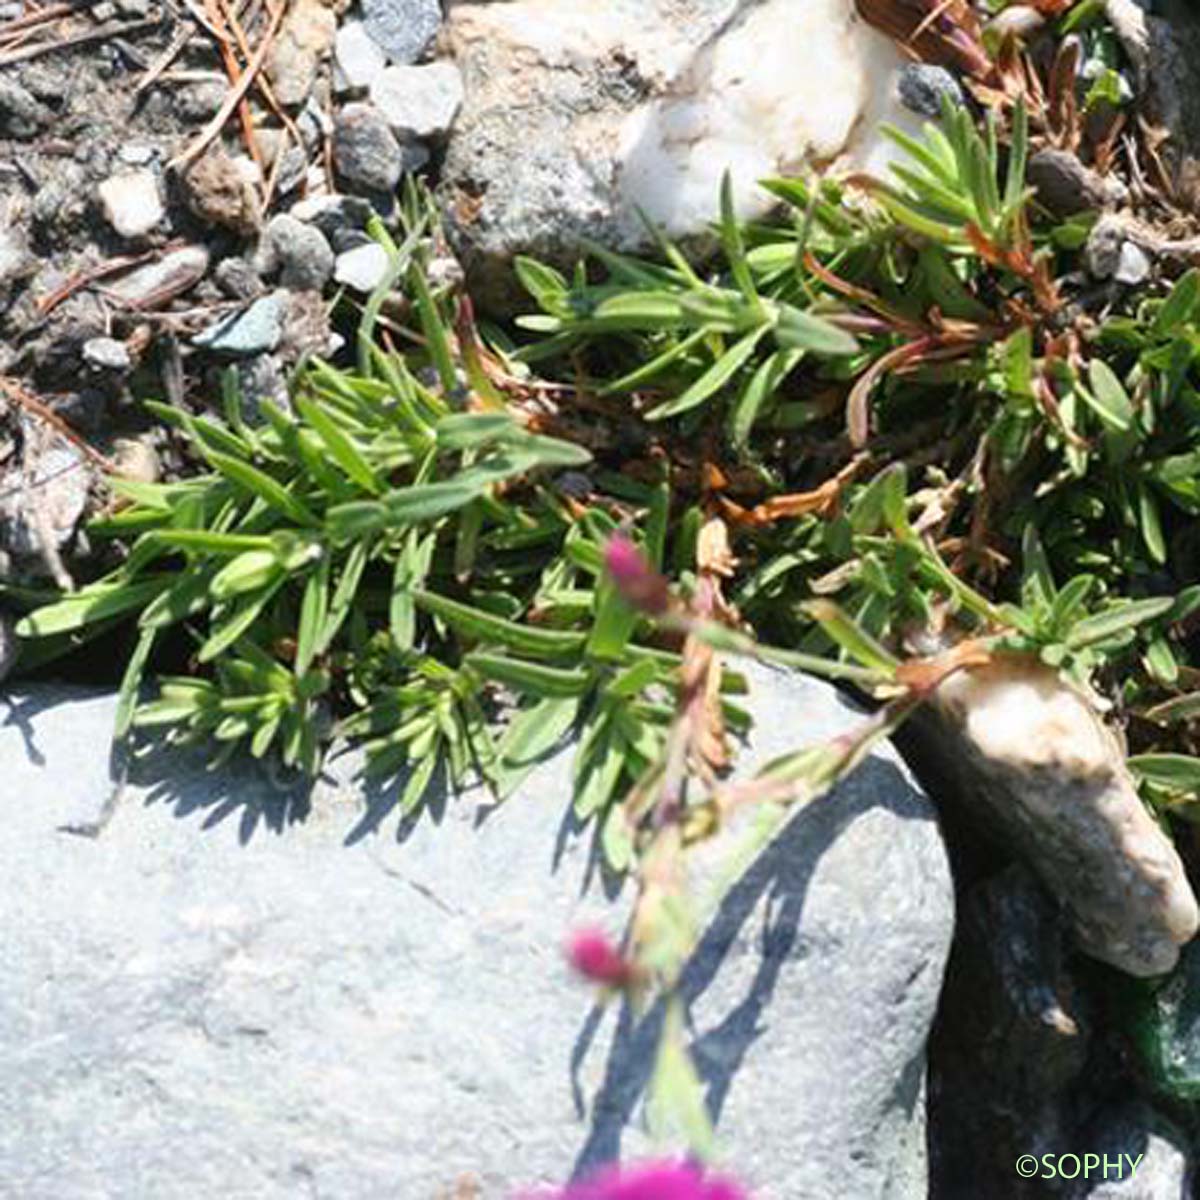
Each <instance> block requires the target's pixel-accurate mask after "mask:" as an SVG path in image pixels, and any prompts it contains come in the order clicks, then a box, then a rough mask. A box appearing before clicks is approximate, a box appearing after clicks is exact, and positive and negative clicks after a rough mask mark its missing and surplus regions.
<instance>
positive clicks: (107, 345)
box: [83, 337, 131, 371]
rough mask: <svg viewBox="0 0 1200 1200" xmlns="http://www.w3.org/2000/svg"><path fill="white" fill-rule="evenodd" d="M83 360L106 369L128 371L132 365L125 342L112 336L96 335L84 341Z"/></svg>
mask: <svg viewBox="0 0 1200 1200" xmlns="http://www.w3.org/2000/svg"><path fill="white" fill-rule="evenodd" d="M83 361H84V362H86V363H88V364H89V365H90V366H93V367H99V368H100V369H101V370H104V371H127V370H128V369H129V367H130V365H131V360H130V358H129V351H128V350H126V349H125V343H124V342H118V341H117V339H116V338H110V337H94V338H89V339H88V340H87V341H86V342H84V343H83Z"/></svg>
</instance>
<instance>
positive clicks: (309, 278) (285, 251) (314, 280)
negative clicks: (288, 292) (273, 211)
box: [258, 213, 333, 290]
mask: <svg viewBox="0 0 1200 1200" xmlns="http://www.w3.org/2000/svg"><path fill="white" fill-rule="evenodd" d="M258 266H259V269H260V270H261V271H262V273H263V274H264V275H267V276H271V275H275V274H278V276H279V282H280V283H281V284H282V285H283V286H284V287H287V288H299V289H302V290H303V289H305V288H318V289H319V288H322V287H324V286H325V284H326V282H327V281H328V279H329V276H330V275H331V274H332V273H333V251H332V250H331V249H330V247H329V243H328V242H327V241H326V240H325V237H324V235H323V234H322V233H321V231H320V230H319V229H317V228H316V227H315V226H314V225H306V224H305V223H304V222H303V221H298V220H297V219H296V218H295V217H291V216H288V215H287V214H286V213H280V214H279V215H278V216H275V217H272V218H271V220H270V221H269V222H268V223H267V227H266V229H264V230H263V237H262V242H261V244H260V246H259V251H258Z"/></svg>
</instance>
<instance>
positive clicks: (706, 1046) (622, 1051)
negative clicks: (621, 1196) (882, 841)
mask: <svg viewBox="0 0 1200 1200" xmlns="http://www.w3.org/2000/svg"><path fill="white" fill-rule="evenodd" d="M880 797H887V799H886V801H884V802H883V803H885V804H886V807H887V808H888V809H890V810H891V811H892V812H894V813H895V814H896V815H897V816H900V817H903V818H906V819H909V820H922V821H928V820H931V819H932V818H931V816H930V812H929V806H928V802H927V801H926V800H925V799H924V798H923V797H922V795H921V794H920V793H919V792H917V791H916V790H914V789H913V787H912V786H911V784H910V783H909V782H908V781H907V780H906V779H905V778H904V776H903V775H902V774H901V772H900V770H899V768H897V767H896V766H895V765H894V764H892V763H888V762H883V761H880V760H878V759H868V761H867V762H865V763H863V765H862V766H861V767H859V768H858V770H857V771H856V772H855V773H854V774H853V775H851V776H850V777H849V778H848V779H847V780H846V781H845V782H843V783H842V785H841V786H840V787H838V788H837V789H836V790H835V791H834V792H832V793H830V794H829V795H827V796H824V797H822V798H821V799H819V800H817V801H815V802H814V803H812V804H810V805H808V806H807V807H805V808H801V809H799V810H798V811H797V812H796V814H795V815H794V816H793V817H792V818H791V819H790V820H789V821H788V823H787V824H786V825H785V826H784V827H783V829H782V830H780V832H779V833H778V835H777V836H776V837H775V839H774V840H773V841H772V842H771V844H770V845H769V846H768V847H767V848H766V850H764V851H763V853H762V854H761V855H760V856H759V857H758V859H757V860H756V861H755V862H754V864H753V865H752V866H751V867H750V869H749V870H748V871H747V872H746V874H745V875H744V876H743V877H742V879H741V880H740V881H739V882H738V883H737V884H736V885H735V886H734V887H733V889H732V890H731V891H730V892H729V893H728V894H727V895H726V896H725V899H724V900H723V901H722V903H721V905H720V907H719V909H718V910H717V913H716V915H715V917H714V918H713V920H712V921H711V922H710V923H709V925H708V928H707V930H706V932H705V934H704V936H703V938H702V939H701V941H700V944H699V945H698V946H697V948H696V950H695V952H694V953H693V955H692V957H691V959H690V960H689V962H688V964H687V966H686V968H685V969H684V973H683V979H682V987H681V991H682V995H683V1000H684V1006H685V1009H686V1010H689V1013H690V1008H691V1006H692V1004H693V1003H694V1002H695V1001H696V1000H697V999H698V998H699V997H701V996H702V995H703V994H704V992H705V991H706V990H707V989H708V987H709V985H710V984H711V983H712V982H713V980H714V979H715V978H716V976H717V974H718V972H719V971H720V970H721V968H722V966H723V965H724V964H725V962H726V960H727V959H729V958H730V956H731V955H744V954H748V953H756V954H757V955H758V956H759V957H760V959H761V962H760V964H759V967H758V970H757V971H756V973H755V976H754V979H753V981H752V983H751V985H750V987H749V989H748V990H747V992H746V994H745V995H744V996H743V998H742V999H741V1000H740V1001H739V1002H738V1003H737V1004H736V1005H734V1006H733V1007H732V1008H731V1009H730V1010H729V1011H728V1012H727V1013H726V1014H725V1015H724V1016H723V1017H722V1018H721V1019H720V1021H719V1022H718V1023H717V1024H716V1025H714V1026H712V1027H711V1028H710V1029H707V1030H704V1031H702V1032H700V1033H699V1035H698V1036H697V1037H695V1039H694V1040H693V1042H692V1053H693V1055H694V1057H695V1061H696V1065H697V1068H698V1070H699V1072H700V1076H701V1079H702V1080H703V1083H704V1086H705V1088H706V1101H707V1105H708V1110H709V1113H710V1114H711V1116H712V1118H713V1121H714V1122H715V1123H719V1122H720V1118H721V1110H722V1108H723V1107H724V1104H725V1100H726V1098H727V1096H728V1094H729V1090H730V1087H731V1086H732V1084H733V1080H734V1077H735V1076H736V1074H737V1072H738V1070H739V1068H740V1067H741V1065H742V1063H743V1061H744V1060H745V1058H746V1055H747V1053H748V1052H749V1050H750V1048H751V1046H752V1045H753V1044H754V1042H755V1041H756V1040H757V1039H758V1038H759V1037H760V1036H761V1035H762V1034H764V1033H765V1032H766V1031H767V1029H768V1028H769V1021H768V1019H767V1013H768V1006H769V1005H770V1002H771V998H772V995H773V994H774V991H775V985H776V983H777V982H778V979H779V974H780V971H781V970H782V968H783V965H784V963H785V962H786V961H787V960H788V959H789V958H793V957H799V956H802V955H803V947H798V946H797V942H798V940H799V927H800V919H801V915H802V913H803V910H804V901H805V895H806V893H807V891H808V886H809V883H810V881H811V879H812V875H813V872H814V871H815V869H816V866H817V863H818V862H819V861H820V859H821V856H822V855H823V854H824V853H825V851H826V850H827V849H828V848H829V847H830V846H831V845H832V844H833V843H834V841H835V840H836V839H837V838H838V836H839V834H840V833H841V832H842V830H843V829H844V828H845V827H846V826H847V825H849V824H850V823H851V822H852V821H853V820H854V819H855V818H856V817H858V816H860V815H861V814H862V813H864V812H866V811H867V810H868V809H870V808H872V807H873V806H875V805H876V804H879V803H880V802H881V801H880ZM764 896H766V897H767V909H766V912H765V913H764V917H763V922H762V925H761V927H760V928H759V929H757V930H756V929H753V928H747V926H748V924H749V922H750V919H751V916H752V915H753V913H754V911H755V909H756V907H757V906H758V904H759V902H760V900H762V899H763V897H764ZM756 947H757V948H756ZM664 1011H665V1008H664V1003H663V1002H662V1001H660V1002H659V1003H658V1004H656V1005H655V1006H654V1008H653V1009H651V1010H650V1012H649V1013H647V1014H646V1015H645V1016H643V1017H642V1018H641V1019H640V1020H639V1019H637V1018H636V1017H635V1015H634V1013H633V1012H632V1010H631V1009H630V1006H629V1005H628V1004H627V1003H626V1004H623V1005H622V1008H621V1013H620V1017H619V1020H618V1026H617V1030H616V1033H615V1036H614V1040H613V1044H612V1047H611V1049H610V1051H609V1056H608V1062H607V1064H606V1067H605V1074H604V1082H603V1083H602V1085H601V1087H600V1091H599V1093H598V1095H597V1097H596V1103H595V1109H594V1111H593V1113H592V1118H591V1128H590V1130H589V1131H588V1135H587V1138H586V1140H585V1142H584V1145H583V1147H582V1149H581V1150H580V1151H579V1154H578V1156H577V1158H576V1160H575V1164H574V1168H573V1178H575V1179H578V1178H579V1177H581V1176H583V1175H586V1174H588V1173H589V1172H590V1171H592V1170H593V1169H595V1168H596V1167H599V1166H601V1165H602V1164H604V1163H606V1162H611V1161H615V1160H616V1159H618V1158H619V1157H620V1149H621V1137H622V1134H623V1132H624V1130H625V1128H626V1127H627V1126H628V1125H630V1124H631V1123H632V1122H633V1120H634V1117H635V1113H636V1109H637V1107H638V1103H639V1101H640V1100H641V1098H642V1096H643V1094H644V1093H645V1090H646V1086H647V1084H648V1082H649V1079H650V1073H651V1070H652V1068H653V1065H654V1055H655V1050H656V1047H657V1045H658V1037H659V1031H660V1029H661V1027H662V1021H663V1016H664ZM601 1015H602V1010H601V1009H600V1007H599V1006H596V1007H595V1008H593V1009H592V1011H591V1012H590V1013H589V1014H588V1016H587V1018H586V1020H585V1021H584V1024H583V1027H582V1029H581V1030H580V1033H579V1036H578V1038H577V1039H576V1043H575V1048H574V1050H573V1052H572V1055H571V1085H572V1090H573V1093H574V1096H575V1104H576V1110H577V1112H579V1113H580V1114H581V1115H582V1113H583V1108H584V1105H583V1095H582V1090H581V1086H580V1083H579V1075H580V1071H581V1069H582V1066H583V1062H584V1060H585V1058H586V1057H587V1054H588V1051H589V1049H590V1046H591V1043H592V1041H593V1039H594V1038H595V1036H596V1032H597V1030H598V1028H599V1026H600V1021H601ZM911 1083H912V1092H913V1094H912V1097H911V1099H912V1102H913V1103H916V1100H917V1093H918V1091H919V1088H920V1079H919V1078H916V1079H913V1080H912V1081H911Z"/></svg>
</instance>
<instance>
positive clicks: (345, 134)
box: [333, 104, 405, 192]
mask: <svg viewBox="0 0 1200 1200" xmlns="http://www.w3.org/2000/svg"><path fill="white" fill-rule="evenodd" d="M333 162H334V166H335V167H336V168H337V173H338V175H339V176H340V177H341V178H342V179H343V180H344V181H345V182H346V184H348V185H349V186H350V187H351V188H362V189H365V190H367V191H370V192H390V191H392V190H393V189H394V188H395V187H396V185H397V184H398V183H399V182H400V177H401V175H403V173H404V165H405V154H404V149H403V147H402V146H401V145H400V143H399V142H398V141H397V140H396V136H395V134H393V133H392V131H391V128H390V126H389V125H388V122H387V120H386V119H385V118H384V116H383V114H382V113H380V112H379V110H378V109H377V108H375V107H374V106H373V105H370V104H348V105H346V107H345V108H343V109H342V111H341V112H340V113H338V114H337V116H336V118H335V119H334V126H333Z"/></svg>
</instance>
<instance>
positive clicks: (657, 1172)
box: [531, 1162, 747, 1200]
mask: <svg viewBox="0 0 1200 1200" xmlns="http://www.w3.org/2000/svg"><path fill="white" fill-rule="evenodd" d="M531 1200H747V1198H746V1195H745V1193H744V1192H743V1191H742V1190H741V1188H739V1187H738V1186H737V1184H735V1183H733V1182H732V1181H731V1180H729V1179H727V1178H724V1177H718V1176H715V1175H707V1176H706V1175H705V1173H704V1170H703V1168H701V1167H698V1166H696V1165H695V1164H693V1163H686V1162H661V1163H646V1164H645V1165H644V1166H641V1167H631V1168H629V1169H625V1168H622V1167H609V1168H607V1169H605V1170H603V1171H601V1172H600V1173H599V1174H598V1175H593V1176H592V1177H591V1178H590V1179H587V1180H584V1181H583V1182H582V1183H575V1184H571V1185H570V1186H568V1187H567V1188H566V1190H565V1191H561V1192H556V1193H553V1194H551V1195H543V1196H540V1197H533V1198H531Z"/></svg>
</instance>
